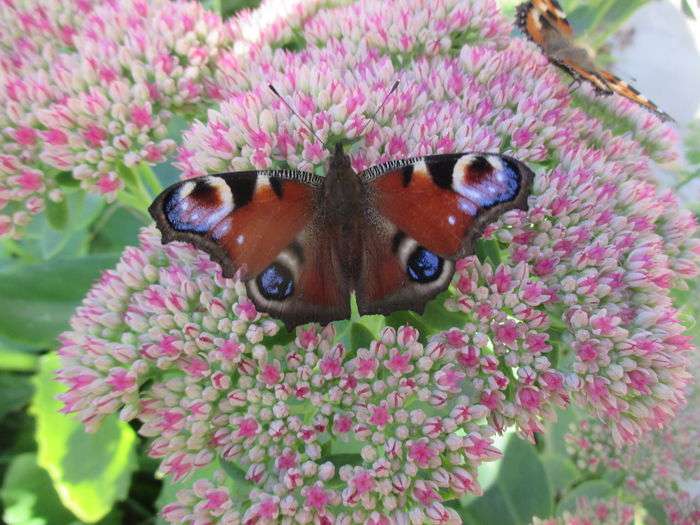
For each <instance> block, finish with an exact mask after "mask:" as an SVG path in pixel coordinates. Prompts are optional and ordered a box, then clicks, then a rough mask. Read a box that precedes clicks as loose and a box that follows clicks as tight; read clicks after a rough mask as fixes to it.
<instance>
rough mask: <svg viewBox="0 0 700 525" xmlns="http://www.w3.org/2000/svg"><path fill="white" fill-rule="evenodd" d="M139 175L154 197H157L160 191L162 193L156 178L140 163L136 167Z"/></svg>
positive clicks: (150, 170)
mask: <svg viewBox="0 0 700 525" xmlns="http://www.w3.org/2000/svg"><path fill="white" fill-rule="evenodd" d="M137 169H138V171H139V173H140V174H141V177H142V178H143V180H145V181H146V184H147V185H148V188H149V189H150V190H151V193H152V194H153V196H154V197H155V196H156V195H158V194H159V193H160V192H161V191H163V186H161V184H160V181H159V180H158V177H156V174H155V172H154V171H153V169H152V168H151V166H149V165H148V164H146V163H145V162H141V163H140V164H139V165H138V167H137Z"/></svg>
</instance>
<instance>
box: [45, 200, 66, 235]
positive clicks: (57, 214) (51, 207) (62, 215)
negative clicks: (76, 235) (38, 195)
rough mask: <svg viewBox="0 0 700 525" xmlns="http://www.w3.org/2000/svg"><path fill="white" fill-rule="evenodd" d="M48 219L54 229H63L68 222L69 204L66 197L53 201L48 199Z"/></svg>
mask: <svg viewBox="0 0 700 525" xmlns="http://www.w3.org/2000/svg"><path fill="white" fill-rule="evenodd" d="M46 219H47V220H48V221H49V224H50V225H51V226H52V227H53V229H54V230H63V229H65V227H66V225H67V224H68V204H67V203H66V199H61V200H60V201H58V202H53V201H52V200H51V199H46Z"/></svg>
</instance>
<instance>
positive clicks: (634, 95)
mask: <svg viewBox="0 0 700 525" xmlns="http://www.w3.org/2000/svg"><path fill="white" fill-rule="evenodd" d="M599 75H600V77H601V78H603V79H604V80H605V82H606V83H607V85H608V86H609V87H610V89H611V90H612V91H613V92H615V93H617V94H618V95H620V96H622V97H625V98H627V99H629V100H631V101H632V102H636V103H637V104H639V105H640V106H642V107H645V108H647V109H648V110H649V111H652V112H653V113H656V115H658V116H659V118H660V119H661V120H664V121H668V120H673V118H672V117H671V116H670V115H669V114H668V113H665V112H664V111H662V110H661V109H659V107H658V106H657V105H656V104H654V103H653V102H652V101H651V100H649V99H648V98H646V97H645V96H644V95H642V94H641V93H640V92H639V91H637V90H636V89H635V88H633V87H632V86H630V85H629V84H628V83H627V82H625V81H624V80H622V79H621V78H619V77H617V76H615V75H613V74H612V73H610V72H609V71H600V73H599Z"/></svg>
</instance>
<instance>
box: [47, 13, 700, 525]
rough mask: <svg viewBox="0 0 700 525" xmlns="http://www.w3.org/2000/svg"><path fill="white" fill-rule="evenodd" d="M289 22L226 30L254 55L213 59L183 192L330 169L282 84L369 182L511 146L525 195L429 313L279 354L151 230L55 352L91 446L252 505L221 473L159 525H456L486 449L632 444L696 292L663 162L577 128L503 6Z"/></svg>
mask: <svg viewBox="0 0 700 525" xmlns="http://www.w3.org/2000/svg"><path fill="white" fill-rule="evenodd" d="M277 5H278V2H266V3H264V5H263V7H262V8H261V11H254V12H251V13H247V14H245V15H244V18H243V19H241V20H234V22H231V23H229V30H230V32H235V31H236V28H237V27H238V28H239V30H240V31H243V29H242V28H243V26H244V25H245V26H246V27H249V28H250V34H248V35H247V36H245V37H244V38H243V39H242V40H241V41H239V44H240V45H238V44H237V45H236V46H232V47H231V49H229V50H227V51H224V52H222V53H220V60H219V63H218V67H219V70H218V71H217V73H216V77H217V79H218V80H219V82H218V92H217V96H220V97H222V102H221V103H220V104H219V105H218V106H217V107H216V108H213V109H210V110H209V111H208V113H207V120H206V122H195V124H194V125H193V126H192V127H191V128H190V130H189V131H188V132H187V133H186V135H185V140H184V142H183V147H182V148H181V149H180V151H179V153H178V166H179V167H180V168H181V170H182V172H183V176H184V177H192V176H197V175H203V174H205V173H210V172H221V171H232V170H242V169H251V168H258V169H260V168H283V167H293V168H300V169H304V170H307V171H315V172H321V173H322V170H323V169H324V167H325V163H326V161H327V159H328V156H329V152H328V150H327V149H326V148H324V147H323V145H322V144H319V142H318V141H317V140H316V138H315V137H314V136H313V135H312V134H311V133H310V132H309V131H308V130H307V129H306V127H305V125H304V124H302V123H301V122H300V120H299V119H298V118H297V117H295V116H294V115H292V113H291V111H290V110H289V109H288V108H287V106H286V105H285V104H284V103H283V102H282V101H281V100H279V99H278V98H277V97H276V96H275V95H274V94H273V93H272V92H271V91H270V90H269V89H268V88H267V84H268V83H272V84H273V85H274V86H275V87H276V89H277V90H278V91H279V92H280V93H281V94H282V95H283V96H284V97H285V98H286V100H287V101H288V102H289V104H290V105H291V106H292V107H294V108H295V109H296V111H297V112H298V113H299V115H300V116H301V118H302V119H304V120H306V121H308V122H309V124H310V125H311V126H312V128H313V130H314V132H315V133H316V134H317V135H318V136H319V137H320V138H321V139H322V140H324V141H327V142H328V143H330V144H333V143H334V142H337V141H338V140H345V141H347V142H350V143H351V145H350V146H349V148H348V153H349V155H350V157H351V160H352V165H353V167H354V168H355V169H356V170H360V169H363V168H366V167H368V166H370V165H373V164H376V163H379V162H382V161H385V160H389V159H396V158H402V157H413V156H418V155H424V154H431V153H448V152H461V151H498V152H502V153H507V154H509V155H512V156H514V157H516V158H518V159H519V160H521V161H523V162H525V163H527V164H528V165H530V166H531V167H532V168H533V170H534V171H535V172H536V177H535V183H534V188H533V190H532V195H531V196H530V198H529V210H528V211H520V210H518V211H512V212H509V213H507V214H505V215H504V216H503V217H501V218H500V219H499V220H498V221H496V222H494V223H493V224H492V225H490V226H489V227H488V228H487V230H486V232H485V234H484V239H485V240H484V241H483V242H482V243H481V244H480V245H479V246H480V251H479V257H475V256H473V257H468V258H465V259H463V260H461V261H459V262H458V264H457V271H456V274H455V277H454V280H453V282H452V286H451V287H450V290H449V291H448V292H446V293H445V294H443V295H441V296H440V297H439V298H437V299H436V300H435V301H434V302H433V303H432V304H431V306H429V308H428V313H427V314H426V315H425V316H423V317H421V316H417V315H409V316H402V315H398V316H391V317H389V318H387V319H384V318H379V320H378V321H377V319H376V318H371V319H360V320H359V323H365V324H360V325H359V326H361V327H363V328H361V330H360V331H361V332H362V331H363V330H364V331H365V332H367V331H368V330H369V332H370V334H369V335H370V337H368V338H362V340H361V341H360V342H359V343H358V342H357V340H356V339H355V338H352V337H350V336H349V335H348V330H350V331H352V326H357V324H358V320H354V321H353V322H352V323H351V322H350V321H344V322H337V323H334V324H332V325H330V326H329V327H325V328H323V329H321V327H318V326H315V325H309V326H306V327H302V328H300V329H298V330H297V332H296V333H294V334H287V333H286V332H285V331H284V330H281V329H280V328H279V323H278V322H277V321H275V320H273V319H271V318H270V317H268V316H266V315H264V314H260V313H259V312H257V311H256V309H255V307H254V305H253V303H252V302H251V301H250V300H249V299H248V298H247V297H246V294H245V287H244V286H243V284H242V283H241V282H239V281H236V280H228V279H224V278H222V276H221V270H220V268H219V266H218V265H217V264H215V263H213V262H212V261H211V260H210V259H209V257H208V256H206V255H205V254H204V253H202V252H199V251H197V250H196V249H194V248H193V247H191V246H188V245H185V244H178V243H173V244H169V245H166V246H162V245H161V244H160V237H159V236H158V235H157V233H156V232H155V231H154V230H153V229H146V230H144V231H143V232H142V234H141V238H140V245H139V247H135V248H129V249H128V250H127V251H126V252H125V253H124V256H123V257H122V260H121V261H120V263H119V264H118V266H117V268H116V269H115V270H113V271H108V272H106V273H105V274H104V276H103V278H102V279H101V281H100V282H99V283H98V284H96V285H95V287H94V288H93V289H92V290H91V292H90V293H89V295H88V296H87V298H86V299H85V301H84V304H83V306H82V307H81V308H79V309H78V311H77V313H76V315H75V316H74V318H73V320H72V330H71V331H70V332H68V333H66V334H64V335H63V337H62V348H61V350H60V352H61V356H62V359H63V370H62V371H61V373H60V379H61V380H62V381H63V382H64V383H66V384H67V385H68V386H69V391H68V392H67V393H66V394H64V396H63V401H64V403H65V405H66V406H65V410H66V411H67V412H73V413H77V414H78V416H79V417H80V419H81V420H82V421H83V422H84V423H85V424H86V426H87V427H88V428H90V429H94V428H95V427H96V426H97V425H98V424H99V422H100V420H101V419H102V418H103V417H104V416H105V415H107V414H110V413H114V412H119V413H120V415H121V417H122V418H123V419H126V420H131V419H137V420H139V421H140V422H141V423H142V426H141V427H140V432H141V433H142V434H143V435H145V436H148V437H150V438H153V439H152V443H151V448H150V453H151V455H152V456H154V457H156V458H159V459H160V461H161V467H160V470H161V471H162V472H163V473H164V474H165V475H167V476H169V477H170V478H171V479H178V480H179V479H182V478H184V477H185V476H188V475H190V474H191V473H193V472H194V471H196V470H198V469H202V468H205V467H206V468H208V467H210V466H212V465H213V464H214V465H215V464H216V462H222V464H223V465H224V466H226V467H227V468H230V467H231V466H232V465H233V467H234V468H236V469H240V470H242V472H243V473H244V474H243V476H244V477H245V479H246V480H247V481H248V483H249V484H250V485H251V487H252V488H251V491H250V498H249V499H248V500H246V501H238V499H237V498H239V496H238V495H236V494H234V493H233V492H231V491H230V490H229V489H228V487H227V485H226V484H225V483H224V482H223V481H222V480H221V479H220V477H219V475H217V476H215V477H214V478H213V479H211V480H207V481H198V482H196V484H195V485H194V486H193V487H192V490H186V491H184V492H182V493H181V495H180V496H179V497H178V501H177V502H175V503H173V504H172V505H170V506H168V507H166V509H164V513H165V517H166V519H168V520H170V521H171V522H180V521H182V520H183V519H185V518H186V519H190V520H194V521H195V522H202V523H206V522H208V521H209V520H211V521H217V520H220V521H222V522H224V523H237V522H239V521H243V522H246V523H257V522H262V523H265V522H274V521H275V520H278V519H282V520H286V521H287V522H293V521H294V520H297V521H301V522H303V523H310V522H312V521H315V522H320V523H331V522H333V523H336V522H337V523H364V522H367V523H387V522H390V520H394V521H398V522H401V523H405V522H409V521H410V522H412V523H422V522H424V521H428V522H432V523H448V522H455V521H457V520H458V518H457V517H456V515H455V513H454V511H452V510H451V509H450V508H449V507H447V506H445V505H444V502H445V500H447V499H450V498H453V497H455V496H456V495H459V494H463V493H469V492H471V493H477V494H478V493H479V490H480V489H479V486H478V483H477V482H476V480H475V476H474V474H475V468H476V467H477V466H478V465H479V464H480V463H481V462H482V461H486V460H490V459H494V458H496V457H498V456H499V454H500V452H499V451H498V450H497V448H496V447H495V446H494V445H492V442H491V440H492V436H493V435H494V433H497V432H501V431H504V430H505V429H506V428H508V427H511V426H514V427H515V428H516V429H517V430H518V432H519V433H520V434H521V435H522V436H524V437H526V438H530V439H533V435H534V433H535V432H539V431H541V430H542V429H543V424H544V422H545V421H547V420H551V419H554V418H555V417H556V409H557V408H558V407H563V406H566V405H567V404H569V403H571V402H574V403H576V404H578V405H580V406H582V407H584V408H585V409H586V410H588V411H589V412H591V413H593V414H595V415H596V416H599V417H600V418H602V419H603V420H605V421H606V422H607V424H609V425H610V433H611V434H612V435H613V437H614V439H615V440H616V441H618V442H632V441H635V440H638V439H640V438H641V437H642V436H644V435H645V434H646V433H648V432H649V431H650V430H651V429H654V428H657V427H659V426H662V425H663V424H665V423H666V422H667V421H668V420H670V419H671V418H672V416H673V415H674V414H675V412H676V411H677V410H678V409H679V408H680V407H681V406H682V405H683V402H684V389H685V387H686V384H687V382H688V380H689V375H688V373H687V366H688V363H687V358H686V354H687V353H688V351H689V350H690V348H691V345H690V343H689V341H688V338H687V337H686V336H685V335H684V334H683V330H684V329H683V326H682V324H681V322H680V320H679V313H678V312H677V311H676V310H675V309H674V307H673V305H672V302H671V299H670V290H671V289H672V288H673V287H683V286H684V280H686V279H688V278H690V277H693V276H695V275H696V274H697V271H698V268H697V263H698V258H699V257H700V247H699V245H698V242H697V241H696V240H694V239H693V238H692V237H693V235H694V234H695V231H696V223H695V221H694V218H693V217H692V215H691V214H690V213H687V212H683V211H680V210H679V206H678V201H677V199H676V197H675V196H674V195H673V194H672V193H670V192H664V191H661V190H659V189H658V188H657V185H656V184H655V182H654V179H653V176H652V167H653V165H654V164H653V161H652V158H651V157H650V155H651V154H652V153H653V151H650V150H648V148H647V147H646V146H645V145H644V144H642V142H641V139H639V138H635V136H633V135H630V134H629V133H627V131H628V130H626V129H625V130H620V129H608V127H607V122H606V121H604V120H598V119H597V118H594V117H592V116H590V115H588V114H587V113H586V112H585V108H577V107H573V106H572V99H571V95H570V93H569V90H568V87H567V85H566V83H565V82H563V81H562V79H561V77H560V75H559V73H558V72H557V70H556V69H555V68H554V67H552V66H551V65H550V64H549V63H548V61H547V59H546V58H545V57H543V56H542V55H541V54H540V53H539V52H538V51H537V49H536V47H535V46H533V45H531V44H530V43H527V42H525V41H524V40H522V39H511V38H510V37H509V36H508V33H509V31H510V24H509V23H508V22H507V21H505V20H504V19H503V18H502V17H501V16H500V14H498V12H497V10H496V7H495V2H493V1H491V0H473V1H472V0H460V1H456V0H454V1H451V0H445V1H444V2H438V3H435V2H428V1H427V0H425V1H418V0H410V1H409V0H406V1H395V2H388V3H383V4H382V6H381V9H378V8H377V7H376V5H377V3H374V2H357V3H352V4H350V5H347V6H345V5H341V6H339V7H327V6H325V5H320V4H319V3H317V2H297V3H294V4H293V6H292V7H290V9H291V12H292V13H293V14H294V15H293V16H292V17H290V18H289V19H288V20H286V21H284V17H283V16H281V15H282V13H283V12H282V11H281V12H280V16H279V17H278V18H275V11H274V9H273V8H274V6H277ZM429 5H430V6H433V5H434V6H436V7H435V8H434V9H433V10H430V9H428V7H427V6H429ZM243 20H245V23H244V22H243ZM350 21H352V27H358V28H364V30H363V31H362V32H359V31H357V32H356V31H346V29H347V28H349V27H350ZM253 23H256V24H258V26H257V27H252V28H251V25H252V24H253ZM379 27H383V28H385V31H384V32H382V31H381V30H379V29H378V28H379ZM401 27H407V28H411V29H413V31H411V32H410V36H409V37H407V38H406V39H402V38H401V33H402V31H400V30H399V29H398V28H401ZM424 28H427V29H426V30H423V29H424ZM241 42H243V43H242V44H241ZM397 79H400V86H399V88H398V90H397V91H396V92H395V93H394V94H393V95H392V96H390V97H388V98H387V100H386V103H385V105H384V106H383V107H382V108H381V109H380V110H379V112H378V113H377V115H376V117H374V119H373V121H372V122H371V123H370V124H369V125H368V116H369V115H372V114H373V113H374V112H375V110H377V108H378V107H379V106H380V104H381V102H382V100H383V99H384V98H385V94H386V93H387V91H388V90H389V89H390V87H391V86H392V85H393V83H394V82H395V81H396V80H397ZM657 126H658V127H661V128H662V129H666V128H663V125H662V124H660V123H657ZM375 321H377V322H375ZM367 327H369V328H367ZM350 436H352V437H351V438H350ZM347 438H350V439H349V440H348V441H346V439H347ZM196 520H199V521H196Z"/></svg>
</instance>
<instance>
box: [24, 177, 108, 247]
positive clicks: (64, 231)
mask: <svg viewBox="0 0 700 525" xmlns="http://www.w3.org/2000/svg"><path fill="white" fill-rule="evenodd" d="M62 202H63V203H62V206H64V207H65V208H64V210H65V213H66V217H65V219H64V220H65V224H63V225H62V226H61V227H60V228H56V227H55V226H54V225H53V223H52V222H51V221H52V219H51V215H50V214H49V213H47V214H46V218H45V220H43V221H42V220H37V221H34V222H35V223H36V226H34V223H32V225H31V226H32V227H33V228H34V229H33V230H32V231H31V232H30V235H29V238H35V239H36V240H37V247H38V250H39V255H40V256H41V258H42V259H45V260H46V259H52V258H54V257H57V256H72V255H83V254H85V253H86V251H87V243H88V240H89V229H88V227H89V225H90V224H91V223H92V222H93V221H94V220H95V219H96V218H97V217H98V216H99V214H100V212H101V211H102V209H103V208H104V201H103V200H102V199H101V198H100V197H98V196H97V195H88V194H87V193H85V192H84V191H82V190H80V191H76V192H73V193H69V194H67V195H66V196H65V197H64V199H63V201H62ZM47 211H48V210H47ZM62 213H63V211H58V212H57V214H58V215H60V214H62ZM55 220H57V221H59V223H60V222H61V221H62V219H61V218H60V217H56V219H55Z"/></svg>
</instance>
